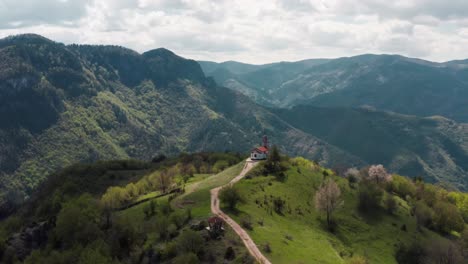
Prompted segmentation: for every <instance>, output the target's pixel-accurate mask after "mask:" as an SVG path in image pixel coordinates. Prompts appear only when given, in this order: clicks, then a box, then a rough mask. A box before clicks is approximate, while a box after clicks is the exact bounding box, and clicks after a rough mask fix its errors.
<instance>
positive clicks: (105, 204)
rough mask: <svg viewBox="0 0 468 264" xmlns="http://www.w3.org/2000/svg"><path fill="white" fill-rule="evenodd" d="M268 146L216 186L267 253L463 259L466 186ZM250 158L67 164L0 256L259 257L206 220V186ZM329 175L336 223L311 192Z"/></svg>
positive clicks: (22, 213)
mask: <svg viewBox="0 0 468 264" xmlns="http://www.w3.org/2000/svg"><path fill="white" fill-rule="evenodd" d="M273 157H275V155H271V157H270V159H269V160H267V161H262V162H260V163H258V164H257V166H255V168H254V169H252V170H250V171H249V172H248V174H247V176H246V178H244V179H242V180H240V181H239V182H238V183H236V184H235V185H234V187H226V188H224V189H221V191H220V192H221V194H220V197H221V201H222V203H221V206H222V209H223V211H224V212H228V213H229V214H230V215H231V216H232V218H233V219H235V221H236V222H237V223H239V224H240V225H241V226H242V227H243V228H244V229H245V230H247V232H248V233H249V235H250V236H251V237H252V239H253V240H254V242H255V244H256V245H257V246H258V247H259V249H260V250H261V251H262V252H263V254H264V255H265V256H266V257H267V258H268V259H269V260H270V261H271V263H278V264H279V263H315V262H317V263H333V264H335V263H350V264H354V263H366V261H369V262H370V263H382V264H387V263H389V264H390V263H391V264H394V263H400V264H407V263H428V262H424V261H422V260H424V259H425V258H426V257H431V258H437V257H443V256H445V255H444V254H450V255H449V256H450V257H451V259H452V262H450V263H453V264H463V263H464V262H463V260H464V259H465V260H466V257H468V255H467V252H466V251H463V250H465V249H466V245H468V240H467V239H468V237H467V235H468V232H466V221H467V220H468V207H467V205H468V204H467V203H466V201H468V196H467V195H466V193H459V192H453V191H452V192H449V191H447V190H445V189H443V188H441V187H437V186H434V185H431V184H427V183H424V182H422V181H419V180H415V181H413V180H410V179H407V178H405V177H402V176H399V175H391V176H390V175H387V174H386V172H385V171H383V173H384V174H385V175H383V176H384V177H383V178H382V179H384V180H382V181H380V180H377V178H376V176H375V175H374V173H373V172H371V169H368V168H363V169H361V170H360V171H357V170H350V171H348V172H347V173H346V177H340V176H337V175H335V174H334V173H333V171H332V170H330V169H326V168H323V167H321V166H319V165H318V164H316V163H315V162H311V161H308V160H306V159H304V158H300V157H297V158H288V157H286V156H283V155H281V156H277V157H278V158H279V159H278V160H277V159H275V158H273ZM244 162H245V161H244V160H243V158H242V157H241V156H238V155H235V154H231V153H197V154H190V155H188V154H183V155H180V156H178V157H174V158H168V159H166V158H164V157H159V158H158V160H157V161H156V160H155V161H154V162H144V161H136V160H121V161H105V162H103V161H101V162H98V163H93V164H76V165H73V166H70V167H68V168H66V169H65V170H62V171H59V172H57V173H56V175H55V176H54V177H51V178H49V179H48V180H46V181H45V182H44V183H43V184H41V187H40V188H38V189H37V190H36V191H35V192H34V194H33V199H31V200H29V201H28V202H27V203H26V204H24V205H23V206H21V207H20V208H19V209H18V210H17V212H16V213H15V214H14V215H12V216H10V217H8V218H7V219H4V220H3V221H0V261H2V263H18V261H21V262H22V261H24V263H96V262H99V263H141V264H149V263H168V264H169V263H174V264H179V263H180V264H182V263H183V264H187V263H254V261H253V259H252V257H251V256H250V255H249V254H248V251H247V250H246V248H244V246H243V244H242V242H241V240H240V238H239V237H238V236H237V235H236V234H235V233H234V232H233V231H232V230H231V229H230V228H229V226H227V225H224V228H225V231H221V230H218V231H216V229H215V230H214V231H207V230H206V228H205V227H207V226H208V219H209V218H210V217H211V216H212V214H211V211H210V190H211V189H213V188H216V187H220V186H223V185H225V184H227V183H228V182H230V181H231V180H232V179H233V178H235V177H236V176H237V175H238V174H239V173H240V172H241V171H242V170H243V168H244ZM272 164H276V165H273V166H272ZM379 173H380V172H379ZM380 176H381V175H380V174H378V176H377V177H380ZM379 179H380V178H379ZM330 182H336V183H337V187H338V188H339V189H340V195H339V199H338V201H339V206H337V207H336V210H334V211H333V215H332V218H331V219H332V221H331V223H332V224H331V226H329V225H327V222H326V220H325V219H326V217H325V214H324V213H323V212H322V211H320V210H319V208H318V207H317V203H316V202H315V198H314V197H315V196H316V194H317V192H319V190H320V189H321V188H322V186H323V184H324V183H330ZM229 188H231V190H233V191H234V192H235V193H237V194H238V195H239V196H238V198H235V199H239V200H237V202H236V205H235V206H234V209H230V207H229V206H228V203H227V202H228V201H230V200H229V199H228V198H226V197H229V196H223V192H226V190H227V189H229ZM34 234H38V235H34ZM27 239H30V240H27ZM25 241H30V242H31V243H26V242H25ZM433 247H437V248H436V249H434V250H432V251H429V249H431V248H433ZM415 260H416V261H421V262H414V261H415ZM359 261H360V262H359ZM21 262H20V263H21Z"/></svg>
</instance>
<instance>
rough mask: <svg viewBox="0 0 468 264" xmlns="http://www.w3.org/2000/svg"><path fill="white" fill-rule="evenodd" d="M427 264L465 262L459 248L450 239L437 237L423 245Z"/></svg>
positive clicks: (460, 263) (461, 263) (457, 263)
mask: <svg viewBox="0 0 468 264" xmlns="http://www.w3.org/2000/svg"><path fill="white" fill-rule="evenodd" d="M425 252H426V257H425V258H424V259H423V263H427V264H463V263H466V262H465V261H464V259H463V256H462V254H461V250H460V248H459V247H458V246H457V245H456V244H455V243H453V242H451V241H450V240H447V239H444V238H439V239H435V240H432V241H430V242H429V243H428V245H426V247H425Z"/></svg>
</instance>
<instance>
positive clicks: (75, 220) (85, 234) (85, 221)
mask: <svg viewBox="0 0 468 264" xmlns="http://www.w3.org/2000/svg"><path fill="white" fill-rule="evenodd" d="M100 215H101V212H100V211H99V207H98V203H97V201H95V200H94V199H93V198H92V197H91V195H89V194H83V195H81V196H80V197H79V198H77V199H74V200H71V201H70V202H67V203H66V204H64V205H63V208H62V210H60V213H59V214H58V216H57V223H56V227H55V234H56V235H57V238H58V239H59V240H60V241H61V242H62V243H63V245H64V246H65V247H67V248H69V247H72V246H73V245H74V244H75V243H79V244H81V245H87V244H89V243H90V242H92V241H94V240H95V239H97V238H98V237H99V236H100V235H101V231H100V229H99V219H100Z"/></svg>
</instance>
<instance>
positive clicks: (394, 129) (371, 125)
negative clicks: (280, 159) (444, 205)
mask: <svg viewBox="0 0 468 264" xmlns="http://www.w3.org/2000/svg"><path fill="white" fill-rule="evenodd" d="M274 112H275V113H276V114H278V116H280V117H281V118H283V119H284V120H288V122H289V123H290V124H291V125H293V126H294V127H296V128H298V129H301V130H302V131H304V132H306V133H309V134H312V135H315V136H316V137H318V138H319V139H321V140H323V141H326V142H328V143H330V144H332V145H334V146H337V147H339V148H340V149H343V150H345V151H347V152H348V153H351V154H352V155H354V156H356V157H359V158H360V159H362V160H364V161H365V163H366V164H384V165H385V166H386V167H387V168H388V169H389V170H390V171H392V172H395V173H399V174H402V175H409V176H413V177H416V176H422V175H424V176H425V179H426V180H427V181H430V182H445V183H449V184H451V185H452V186H454V187H457V188H459V189H462V190H466V186H468V178H467V177H466V173H467V171H468V167H467V164H468V126H467V125H466V124H458V123H456V122H454V121H452V120H449V119H445V118H441V117H431V118H419V117H415V116H406V115H401V114H396V113H386V112H379V111H375V110H372V109H367V108H362V109H351V108H318V107H314V106H296V107H293V108H291V109H278V110H274ZM442 175H444V176H442Z"/></svg>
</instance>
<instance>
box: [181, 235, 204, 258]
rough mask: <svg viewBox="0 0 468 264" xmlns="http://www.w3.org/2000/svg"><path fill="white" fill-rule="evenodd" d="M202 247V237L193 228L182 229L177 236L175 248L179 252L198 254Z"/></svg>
mask: <svg viewBox="0 0 468 264" xmlns="http://www.w3.org/2000/svg"><path fill="white" fill-rule="evenodd" d="M202 247H203V238H202V236H201V235H200V233H198V232H196V231H193V230H190V229H188V230H184V231H183V232H182V234H180V236H179V237H178V238H177V248H179V250H180V251H181V252H186V253H194V254H198V253H199V252H200V250H201V249H202Z"/></svg>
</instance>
